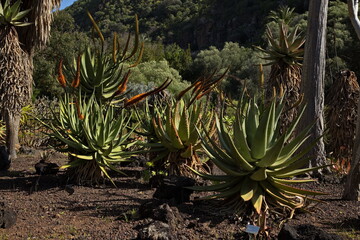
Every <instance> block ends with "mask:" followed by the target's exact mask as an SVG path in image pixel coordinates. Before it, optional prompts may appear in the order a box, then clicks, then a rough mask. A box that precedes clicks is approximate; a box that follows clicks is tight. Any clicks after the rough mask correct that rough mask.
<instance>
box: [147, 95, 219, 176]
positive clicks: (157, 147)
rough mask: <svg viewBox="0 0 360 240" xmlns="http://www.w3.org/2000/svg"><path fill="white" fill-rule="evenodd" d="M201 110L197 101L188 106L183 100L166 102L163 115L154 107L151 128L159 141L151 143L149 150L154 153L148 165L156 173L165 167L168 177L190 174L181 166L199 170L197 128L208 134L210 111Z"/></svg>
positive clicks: (200, 166) (201, 107) (200, 105)
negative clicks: (155, 167)
mask: <svg viewBox="0 0 360 240" xmlns="http://www.w3.org/2000/svg"><path fill="white" fill-rule="evenodd" d="M205 110H206V108H204V107H203V105H202V104H201V103H200V102H194V103H193V104H191V105H190V106H188V102H185V101H183V100H180V101H177V102H171V103H168V105H167V106H166V108H165V114H164V112H163V111H159V110H157V109H156V108H155V111H156V112H155V116H153V118H152V128H153V129H154V132H155V135H156V139H158V141H159V142H158V143H157V144H156V143H151V147H152V148H151V151H156V152H158V155H157V157H155V158H154V159H151V162H153V163H154V165H155V166H157V170H160V169H162V168H165V169H166V170H167V171H168V172H169V174H170V175H174V174H175V175H190V174H189V169H188V168H186V167H185V165H186V166H190V167H192V168H195V169H201V168H202V162H201V161H199V158H198V156H197V152H198V151H199V149H200V148H201V145H200V139H199V136H198V133H197V129H199V131H202V130H203V129H206V130H208V131H210V126H211V123H212V113H211V111H210V113H209V112H205ZM201 121H202V122H203V123H206V125H203V124H202V123H201Z"/></svg>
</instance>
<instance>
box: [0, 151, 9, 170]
mask: <svg viewBox="0 0 360 240" xmlns="http://www.w3.org/2000/svg"><path fill="white" fill-rule="evenodd" d="M10 165H11V159H10V156H9V153H8V151H7V148H6V147H5V146H0V171H6V170H8V169H9V168H10Z"/></svg>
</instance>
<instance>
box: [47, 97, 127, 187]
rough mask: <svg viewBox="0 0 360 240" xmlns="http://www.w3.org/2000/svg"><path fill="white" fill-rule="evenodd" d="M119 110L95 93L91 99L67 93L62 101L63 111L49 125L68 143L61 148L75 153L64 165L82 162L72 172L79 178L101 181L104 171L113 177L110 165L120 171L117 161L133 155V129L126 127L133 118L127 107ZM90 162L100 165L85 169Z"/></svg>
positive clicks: (70, 165) (55, 134) (60, 138)
mask: <svg viewBox="0 0 360 240" xmlns="http://www.w3.org/2000/svg"><path fill="white" fill-rule="evenodd" d="M115 111H116V110H115V108H114V107H113V106H111V105H110V106H106V105H104V106H102V105H99V103H98V102H97V101H96V98H95V95H92V97H91V98H90V99H88V98H85V97H84V98H81V96H80V99H75V98H74V97H72V96H70V95H68V94H65V96H64V98H63V99H62V100H61V101H60V111H59V115H58V116H57V118H56V122H55V123H54V124H52V125H51V126H49V127H50V128H51V130H52V131H53V133H52V134H51V136H52V137H55V138H56V139H57V140H60V141H61V142H62V143H64V144H66V148H58V150H61V151H65V152H68V153H69V154H70V156H73V157H74V159H73V161H70V162H69V164H67V165H65V166H62V168H68V167H71V168H75V169H76V168H77V167H79V166H80V169H78V172H77V174H76V176H72V177H75V178H76V181H77V182H80V183H81V182H82V181H90V182H97V181H98V179H99V176H98V175H99V174H101V173H103V174H104V175H105V176H106V177H108V178H109V179H110V180H111V178H110V176H109V175H108V173H107V170H106V168H109V169H111V170H115V171H119V170H117V168H116V167H115V166H114V164H116V163H118V162H122V161H126V158H127V157H129V156H130V155H131V153H129V152H126V151H125V149H126V148H127V147H128V146H129V145H128V143H129V141H128V138H129V136H130V134H131V133H132V131H126V129H127V128H128V127H129V120H130V118H129V116H126V113H125V111H124V109H123V110H121V112H120V113H119V114H116V113H115ZM90 162H92V163H94V164H95V166H96V167H95V168H93V170H92V173H93V174H89V173H87V174H85V173H81V171H82V170H83V168H84V166H86V165H87V164H88V163H90ZM100 170H101V172H100ZM82 174H84V175H86V176H84V175H82ZM111 181H112V180H111Z"/></svg>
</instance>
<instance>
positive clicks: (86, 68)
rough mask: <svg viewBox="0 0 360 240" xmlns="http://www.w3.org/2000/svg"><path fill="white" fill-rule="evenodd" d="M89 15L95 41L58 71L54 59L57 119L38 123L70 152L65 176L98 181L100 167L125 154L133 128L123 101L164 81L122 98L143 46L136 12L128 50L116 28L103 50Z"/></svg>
mask: <svg viewBox="0 0 360 240" xmlns="http://www.w3.org/2000/svg"><path fill="white" fill-rule="evenodd" d="M89 18H90V19H91V21H92V24H93V28H94V31H96V32H97V35H98V39H94V42H95V43H97V44H95V46H93V48H91V47H88V48H87V49H86V51H85V53H84V54H83V55H79V56H78V57H77V58H74V60H73V62H72V63H69V64H67V65H66V66H65V70H64V73H63V60H60V63H59V68H58V82H59V83H60V85H61V87H62V88H63V89H64V92H65V93H64V95H63V97H62V98H61V99H60V111H59V113H58V114H57V113H56V112H54V115H55V116H56V120H57V121H56V122H55V123H54V124H46V123H44V124H45V125H46V126H47V127H48V128H49V129H50V130H52V133H51V136H52V137H54V138H55V139H57V140H59V141H60V142H61V143H62V144H61V146H60V148H58V149H59V150H63V151H65V152H68V153H69V155H70V157H71V158H70V162H69V164H68V165H65V166H63V168H68V167H69V168H71V169H70V170H69V173H70V178H71V179H73V180H75V181H76V182H77V183H80V184H81V183H83V182H90V183H98V181H99V179H100V178H101V177H102V175H104V176H106V177H107V178H109V179H110V180H111V178H110V176H109V175H108V173H107V170H106V169H112V170H117V169H116V168H115V166H114V164H115V163H117V162H121V161H124V159H125V158H126V157H128V156H130V155H131V153H129V152H125V150H126V147H127V146H130V145H131V144H130V143H128V142H127V139H128V138H129V136H130V134H131V133H132V131H133V130H132V129H131V128H130V127H129V122H130V119H131V118H130V117H129V115H126V114H125V109H124V107H127V106H130V105H132V104H135V103H137V102H139V101H141V100H142V99H144V98H145V97H147V96H149V95H151V94H156V93H158V92H160V91H162V90H164V89H165V88H166V87H167V86H168V85H169V83H170V82H169V81H165V82H164V83H163V84H162V85H161V86H160V87H159V88H155V89H154V90H152V91H149V92H147V93H141V94H139V95H136V96H134V97H131V98H130V99H127V98H124V94H125V93H126V90H127V83H128V80H129V76H130V70H129V68H131V67H135V66H136V65H137V64H138V63H139V61H140V59H141V56H142V52H143V51H142V50H143V45H142V44H140V41H139V29H138V20H137V17H136V18H135V29H136V30H135V38H134V42H133V47H132V49H131V51H130V52H128V49H129V41H130V38H128V39H129V40H128V44H126V45H125V47H124V48H123V49H120V48H119V47H118V43H119V39H118V38H117V35H116V34H114V38H113V39H114V41H113V45H112V49H111V51H107V50H108V49H107V48H106V46H105V40H104V37H103V35H102V32H101V31H100V29H99V27H98V25H97V24H96V22H95V21H94V20H93V18H92V16H91V15H90V14H89ZM97 40H98V42H96V41H97ZM140 46H141V47H140ZM139 49H140V51H138V50H139ZM134 56H137V57H136V59H137V60H136V62H135V63H134V64H132V65H130V66H129V65H128V64H125V61H127V60H129V59H132V58H133V57H134ZM119 103H120V104H119ZM115 104H118V105H115ZM119 108H120V109H119ZM127 113H128V112H127ZM129 129H130V130H129ZM64 146H65V148H64ZM111 181H112V180H111Z"/></svg>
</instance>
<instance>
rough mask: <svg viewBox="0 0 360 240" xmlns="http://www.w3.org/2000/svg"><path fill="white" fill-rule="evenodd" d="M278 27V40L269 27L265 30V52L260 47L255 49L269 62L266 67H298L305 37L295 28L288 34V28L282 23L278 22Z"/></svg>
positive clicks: (301, 57)
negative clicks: (266, 43) (283, 65)
mask: <svg viewBox="0 0 360 240" xmlns="http://www.w3.org/2000/svg"><path fill="white" fill-rule="evenodd" d="M278 27H279V38H275V37H274V34H273V32H272V31H271V29H270V28H269V27H268V28H267V29H266V36H267V40H268V49H267V50H265V49H263V48H261V47H256V48H257V49H258V50H260V51H261V52H263V53H265V54H266V55H265V57H264V59H265V60H268V61H269V62H268V63H267V65H274V64H280V65H281V64H285V65H288V66H291V65H299V64H300V62H301V60H302V59H303V54H304V50H303V48H302V47H303V45H304V43H305V36H301V34H299V33H298V28H297V27H296V28H295V29H294V30H293V31H291V32H290V31H289V26H288V25H286V24H285V23H284V22H280V23H279V24H278Z"/></svg>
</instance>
